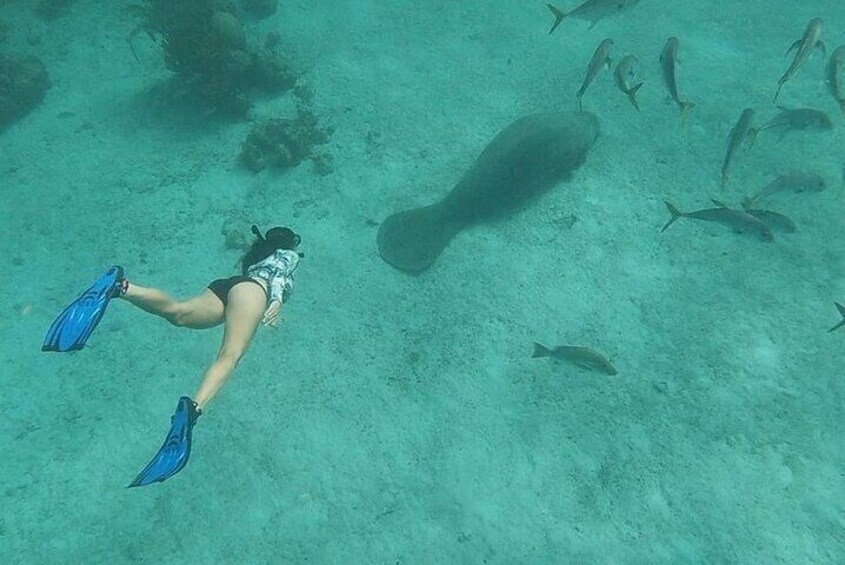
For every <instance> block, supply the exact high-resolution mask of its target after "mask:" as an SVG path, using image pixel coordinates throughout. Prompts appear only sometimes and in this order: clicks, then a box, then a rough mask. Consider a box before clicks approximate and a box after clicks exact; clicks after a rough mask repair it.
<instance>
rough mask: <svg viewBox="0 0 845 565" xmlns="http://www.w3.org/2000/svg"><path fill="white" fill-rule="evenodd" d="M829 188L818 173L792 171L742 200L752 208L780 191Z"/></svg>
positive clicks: (817, 190)
mask: <svg viewBox="0 0 845 565" xmlns="http://www.w3.org/2000/svg"><path fill="white" fill-rule="evenodd" d="M826 188H827V182H826V181H825V180H824V177H822V176H821V175H817V174H816V173H806V172H802V171H792V172H790V173H787V174H785V175H780V176H779V177H777V178H776V179H774V180H773V181H771V182H770V183H769V184H767V185H766V186H764V187H763V188H761V189H760V190H759V191H757V194H755V195H754V196H749V197H747V198H745V200H743V201H742V205H743V206H744V207H745V208H750V207H752V206H753V205H754V204H756V203H757V202H759V201H760V200H763V199H764V198H768V197H769V196H772V195H773V194H777V193H779V192H797V193H801V192H821V191H823V190H825V189H826Z"/></svg>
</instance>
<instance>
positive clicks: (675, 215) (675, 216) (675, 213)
mask: <svg viewBox="0 0 845 565" xmlns="http://www.w3.org/2000/svg"><path fill="white" fill-rule="evenodd" d="M663 203H664V204H666V209H667V210H669V213H670V214H672V217H671V218H669V221H668V222H666V225H664V226H663V229H661V230H660V233H663V232H665V231H666V230H667V229H668V228H669V226H671V225H672V224H674V223H675V222H676V221H677V220H678V218H683V217H684V213H683V212H681V211H680V210H678V209H677V208H675V206H674V205H673V204H672V203H671V202H669V201H668V200H664V201H663Z"/></svg>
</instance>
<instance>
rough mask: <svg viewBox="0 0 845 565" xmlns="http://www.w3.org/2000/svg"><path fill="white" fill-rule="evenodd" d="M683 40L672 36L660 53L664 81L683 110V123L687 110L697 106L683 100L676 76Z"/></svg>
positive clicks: (673, 98) (670, 93)
mask: <svg viewBox="0 0 845 565" xmlns="http://www.w3.org/2000/svg"><path fill="white" fill-rule="evenodd" d="M680 44H681V42H680V41H679V40H678V38H677V37H670V38H669V39H667V40H666V43H665V44H664V45H663V52H662V53H661V54H660V67H661V68H662V69H663V81H664V82H665V83H666V88H668V89H669V95H670V96H671V97H672V100H674V102H675V104H677V105H678V108H679V109H680V110H681V124H682V125H683V123H684V122H685V121H686V116H687V112H689V111H690V110H692V109H693V108H694V107H695V104H694V103H693V102H689V101H684V100H681V97H680V95H679V94H678V81H677V79H676V77H675V70H676V67H677V65H678V47H679V46H680Z"/></svg>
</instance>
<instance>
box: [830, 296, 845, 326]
mask: <svg viewBox="0 0 845 565" xmlns="http://www.w3.org/2000/svg"><path fill="white" fill-rule="evenodd" d="M833 304H834V305H835V306H836V310H837V311H838V312H839V315H840V316H842V319H841V320H839V322H838V323H837V324H836V325H835V326H833V327H832V328H830V329H829V330H827V333H830V332H835V331H836V330H838V329H839V328H841V327H842V326H845V306H842V305H841V304H840V303H838V302H834V303H833Z"/></svg>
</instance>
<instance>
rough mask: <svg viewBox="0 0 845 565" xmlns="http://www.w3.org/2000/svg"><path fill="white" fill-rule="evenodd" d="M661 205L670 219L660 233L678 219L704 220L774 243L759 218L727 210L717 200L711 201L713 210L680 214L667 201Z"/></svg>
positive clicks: (742, 211) (744, 212)
mask: <svg viewBox="0 0 845 565" xmlns="http://www.w3.org/2000/svg"><path fill="white" fill-rule="evenodd" d="M663 203H664V204H666V208H667V209H668V210H669V213H670V214H671V215H672V217H671V218H669V221H668V222H666V225H664V226H663V229H661V230H660V231H661V232H664V231H666V230H667V229H668V228H669V226H671V225H672V224H674V223H675V222H676V221H677V220H678V219H679V218H690V219H693V220H704V221H705V222H716V223H718V224H721V225H723V226H725V227H727V228H730V229H731V231H733V232H734V233H742V234H750V235H756V236H757V237H759V238H760V239H761V240H763V241H766V242H771V241H774V236H773V235H772V231H771V230H770V229H769V227H768V226H767V225H766V224H764V223H763V222H762V221H761V220H760V219H759V218H756V217H754V216H752V215H751V214H749V213H748V212H746V211H745V210H734V209H732V208H728V207H727V206H726V205H725V204H723V203H722V202H719V201H718V200H714V201H713V203H714V204H715V205H716V207H715V208H706V209H704V210H698V211H695V212H681V211H680V210H678V208H676V207H675V206H674V205H673V204H672V203H671V202H669V201H667V200H664V202H663Z"/></svg>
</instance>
